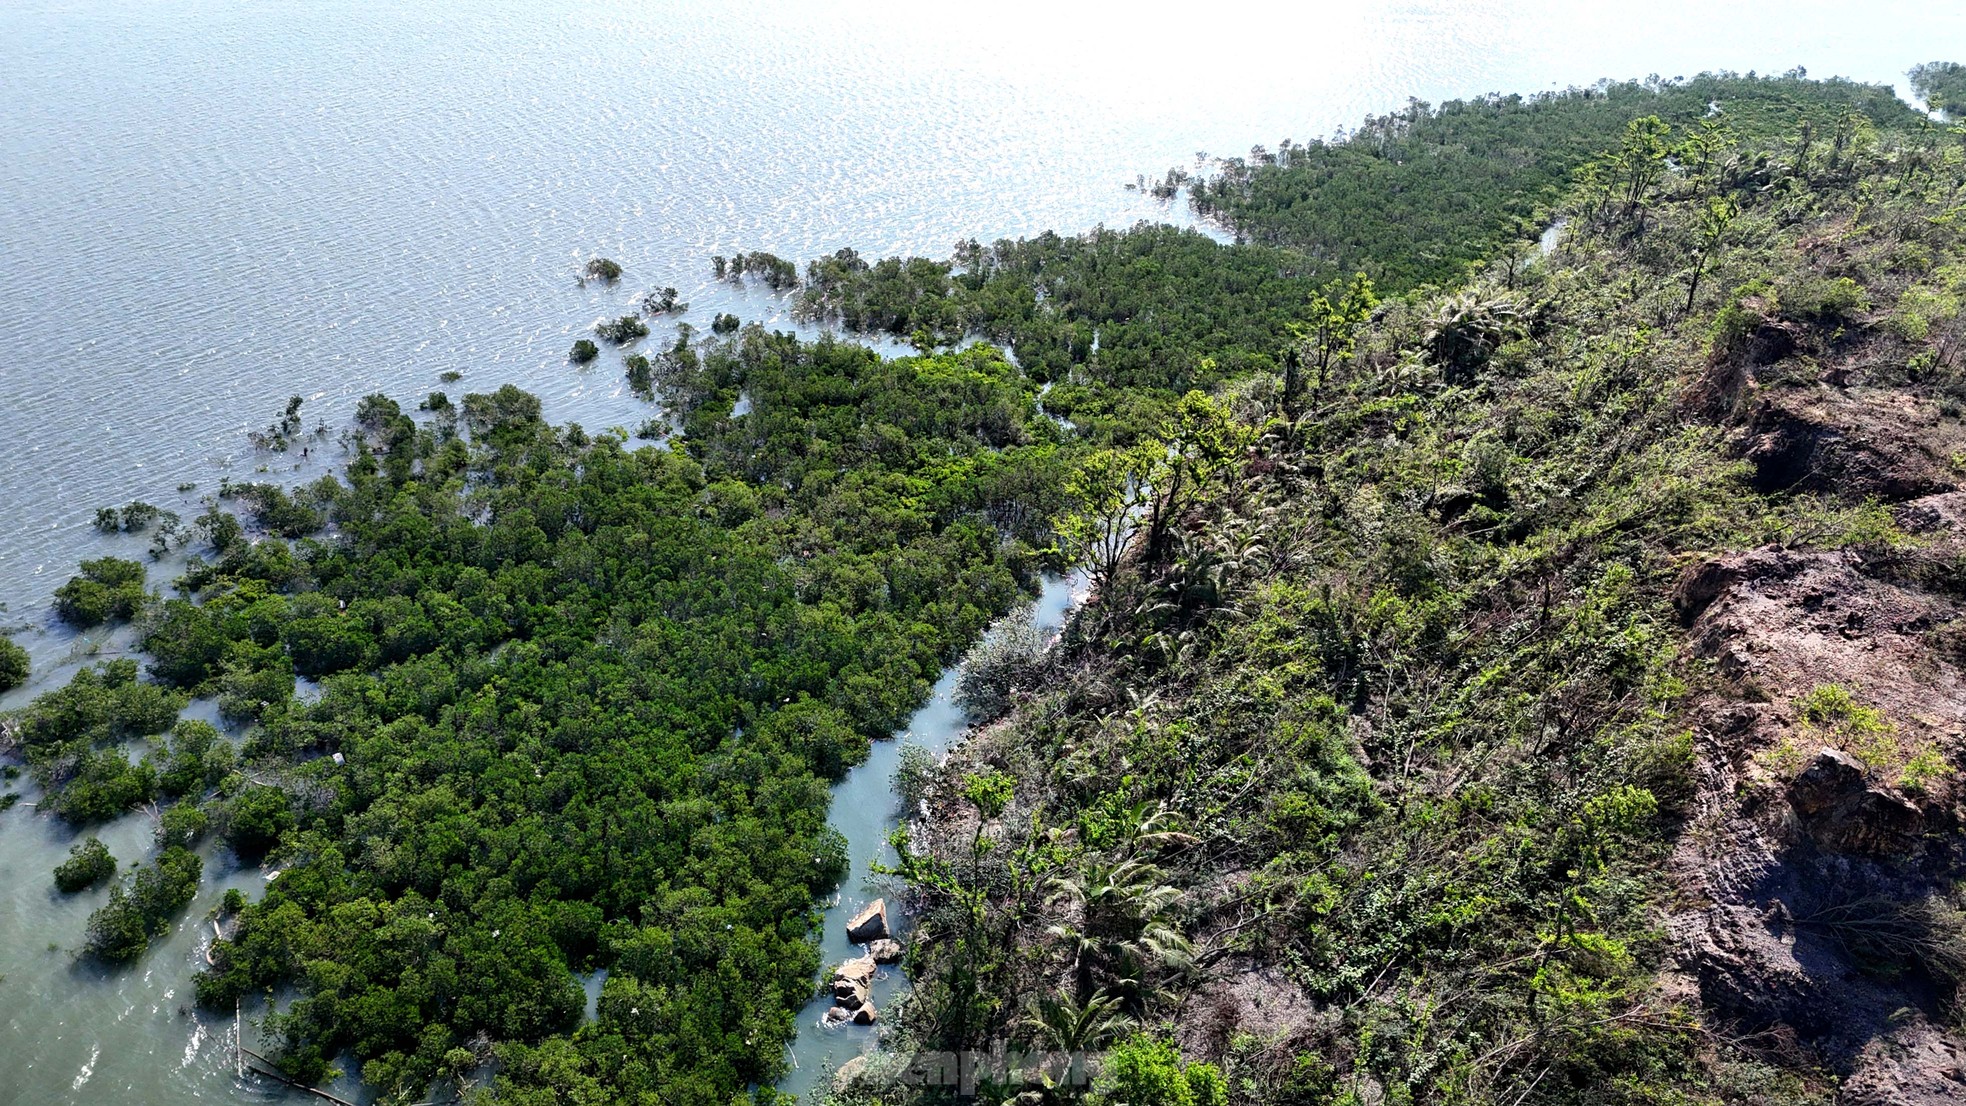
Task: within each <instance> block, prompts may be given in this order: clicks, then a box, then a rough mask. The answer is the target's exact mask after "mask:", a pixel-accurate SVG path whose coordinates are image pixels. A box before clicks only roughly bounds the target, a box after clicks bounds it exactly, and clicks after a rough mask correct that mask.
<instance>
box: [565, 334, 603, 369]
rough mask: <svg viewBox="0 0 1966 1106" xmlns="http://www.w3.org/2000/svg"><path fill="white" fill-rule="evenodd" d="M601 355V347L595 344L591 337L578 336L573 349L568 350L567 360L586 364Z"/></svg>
mask: <svg viewBox="0 0 1966 1106" xmlns="http://www.w3.org/2000/svg"><path fill="white" fill-rule="evenodd" d="M600 355H601V347H599V346H597V345H595V344H594V343H593V342H592V341H591V340H590V339H587V338H576V339H574V343H573V349H571V350H569V351H568V352H567V360H569V361H571V362H573V363H574V364H576V365H585V364H587V363H588V362H589V361H592V360H594V358H596V357H599V356H600Z"/></svg>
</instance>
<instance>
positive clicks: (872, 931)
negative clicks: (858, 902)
mask: <svg viewBox="0 0 1966 1106" xmlns="http://www.w3.org/2000/svg"><path fill="white" fill-rule="evenodd" d="M886 936H887V900H886V899H875V900H874V901H873V902H870V903H868V904H867V905H866V906H864V907H862V908H861V909H860V913H858V914H855V915H854V916H853V917H852V918H849V919H847V923H846V939H847V940H849V941H852V942H853V943H854V944H856V945H864V944H866V943H867V942H869V941H878V940H880V939H881V938H883V937H886Z"/></svg>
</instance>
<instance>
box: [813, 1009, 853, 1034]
mask: <svg viewBox="0 0 1966 1106" xmlns="http://www.w3.org/2000/svg"><path fill="white" fill-rule="evenodd" d="M852 1020H853V1011H851V1010H848V1009H847V1008H846V1007H844V1006H828V1007H827V1008H826V1012H825V1013H824V1014H821V1015H819V1024H820V1025H823V1026H825V1027H826V1028H828V1029H834V1028H837V1027H839V1026H842V1025H845V1024H846V1023H848V1022H850V1021H852Z"/></svg>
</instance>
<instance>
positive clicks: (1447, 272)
mask: <svg viewBox="0 0 1966 1106" xmlns="http://www.w3.org/2000/svg"><path fill="white" fill-rule="evenodd" d="M1710 105H1714V106H1717V109H1718V112H1717V114H1714V116H1713V117H1716V118H1722V119H1725V120H1726V122H1727V124H1728V125H1729V126H1730V127H1732V128H1733V130H1734V131H1735V132H1736V133H1737V134H1739V135H1740V136H1742V137H1743V138H1746V139H1748V140H1750V141H1754V140H1759V139H1765V138H1773V137H1775V136H1777V135H1782V134H1786V133H1788V132H1790V131H1793V130H1794V129H1795V128H1796V127H1797V126H1798V125H1799V124H1803V123H1809V124H1813V125H1814V126H1815V127H1817V128H1818V129H1821V130H1828V129H1830V128H1831V127H1833V126H1834V125H1835V124H1836V122H1837V121H1838V120H1839V119H1840V118H1841V117H1842V116H1843V114H1844V113H1846V112H1856V113H1858V114H1860V115H1862V116H1863V117H1865V118H1866V119H1868V120H1869V121H1870V122H1872V123H1874V124H1882V123H1889V122H1900V121H1902V120H1903V119H1904V117H1905V115H1906V113H1907V112H1906V108H1905V105H1904V104H1903V103H1902V102H1901V101H1899V100H1898V99H1897V97H1896V96H1894V95H1893V94H1892V93H1891V91H1890V90H1889V89H1887V88H1881V87H1878V86H1875V85H1860V84H1851V83H1847V82H1841V81H1830V82H1821V81H1808V80H1805V79H1802V78H1801V77H1799V76H1796V75H1790V76H1784V77H1764V78H1759V79H1757V78H1755V77H1752V76H1749V77H1736V76H1732V75H1718V76H1716V75H1713V74H1702V75H1700V76H1698V77H1695V78H1692V79H1690V80H1672V81H1660V80H1657V79H1656V78H1654V79H1653V80H1650V81H1647V82H1645V83H1642V84H1641V83H1638V82H1626V83H1623V84H1615V83H1611V82H1605V83H1602V84H1600V85H1598V86H1596V87H1594V88H1589V89H1572V90H1569V91H1566V92H1549V93H1538V94H1535V95H1532V96H1500V95H1495V96H1485V97H1481V98H1479V99H1474V100H1465V101H1464V100H1455V101H1450V102H1448V103H1445V104H1441V105H1440V106H1439V107H1433V106H1431V105H1428V104H1426V103H1423V102H1420V101H1417V100H1416V101H1413V102H1412V103H1410V104H1409V105H1408V106H1407V107H1406V108H1405V109H1404V110H1402V111H1397V112H1393V113H1390V114H1387V115H1382V116H1375V117H1372V118H1369V119H1367V120H1366V121H1365V122H1364V123H1363V124H1361V125H1360V126H1359V127H1358V128H1357V129H1355V130H1353V131H1351V132H1349V133H1347V134H1344V135H1342V136H1340V137H1338V138H1336V139H1334V140H1331V141H1313V142H1310V143H1303V144H1300V143H1294V142H1290V141H1288V140H1286V141H1285V142H1283V143H1281V144H1280V145H1279V146H1278V148H1277V149H1276V150H1275V151H1274V152H1271V151H1266V150H1264V149H1263V148H1262V147H1260V146H1259V147H1257V148H1255V149H1253V150H1251V151H1250V155H1249V157H1247V158H1234V159H1231V160H1229V161H1227V162H1224V163H1223V164H1222V166H1221V169H1220V171H1219V172H1218V173H1217V174H1215V175H1214V176H1212V177H1208V178H1206V179H1202V180H1196V181H1195V182H1194V183H1193V185H1192V187H1191V197H1190V199H1191V202H1192V204H1193V206H1194V208H1195V210H1196V211H1198V212H1200V213H1201V214H1203V215H1207V216H1209V217H1212V218H1215V219H1219V220H1221V221H1222V222H1223V223H1224V224H1226V225H1227V226H1229V227H1230V228H1232V229H1233V230H1234V231H1235V232H1236V234H1237V236H1238V237H1239V238H1241V239H1244V240H1247V241H1251V242H1261V243H1266V244H1269V245H1273V246H1282V247H1287V248H1290V249H1293V250H1297V251H1301V252H1303V253H1305V254H1306V255H1308V256H1309V257H1310V258H1312V259H1313V260H1314V261H1315V262H1316V263H1317V264H1318V265H1319V266H1320V267H1321V270H1322V271H1323V272H1324V273H1326V274H1327V275H1328V274H1331V273H1339V272H1351V271H1353V270H1363V271H1364V272H1365V273H1367V274H1368V275H1369V276H1371V277H1372V278H1373V280H1374V281H1376V282H1377V283H1378V284H1379V285H1380V286H1381V287H1383V288H1389V289H1393V290H1396V291H1404V290H1406V289H1408V288H1413V287H1417V286H1419V285H1421V284H1441V283H1448V282H1452V281H1455V280H1457V279H1459V278H1460V277H1461V276H1462V275H1463V274H1464V273H1465V272H1466V271H1467V267H1468V265H1469V264H1470V263H1478V262H1482V261H1484V260H1492V259H1494V257H1495V256H1496V254H1497V252H1498V251H1501V250H1505V249H1516V250H1520V249H1523V248H1524V247H1525V246H1526V245H1527V243H1525V242H1522V241H1520V239H1522V237H1523V234H1524V231H1526V230H1529V229H1531V227H1532V224H1529V223H1526V222H1525V220H1528V219H1530V217H1532V216H1535V215H1538V214H1544V215H1547V214H1548V212H1549V211H1550V209H1551V207H1552V206H1553V205H1554V204H1555V203H1556V201H1557V200H1558V199H1559V197H1560V196H1561V195H1562V194H1563V193H1564V191H1565V190H1566V189H1567V188H1568V187H1569V183H1570V174H1571V172H1572V170H1574V169H1576V168H1577V167H1578V166H1579V165H1582V164H1584V163H1585V162H1586V161H1588V160H1589V159H1590V158H1591V157H1592V156H1594V155H1596V154H1597V153H1599V152H1600V151H1602V150H1605V149H1607V148H1609V147H1610V146H1612V145H1613V144H1615V143H1616V142H1617V140H1618V136H1619V135H1620V134H1621V133H1622V132H1623V131H1624V129H1625V125H1626V124H1627V123H1629V122H1630V121H1631V120H1633V119H1637V118H1640V117H1642V116H1656V117H1658V118H1660V119H1662V120H1664V121H1666V122H1667V123H1670V124H1673V125H1675V126H1679V127H1690V126H1691V125H1692V124H1693V123H1695V122H1696V121H1698V120H1700V119H1702V118H1706V117H1709V115H1710V114H1711V113H1713V112H1714V108H1713V107H1710ZM1538 229H1539V228H1538Z"/></svg>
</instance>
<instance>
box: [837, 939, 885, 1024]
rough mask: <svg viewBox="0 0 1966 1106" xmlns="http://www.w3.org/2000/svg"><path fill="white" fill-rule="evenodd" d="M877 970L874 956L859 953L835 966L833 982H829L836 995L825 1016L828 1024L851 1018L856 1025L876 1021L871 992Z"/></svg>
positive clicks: (842, 1022)
mask: <svg viewBox="0 0 1966 1106" xmlns="http://www.w3.org/2000/svg"><path fill="white" fill-rule="evenodd" d="M877 970H878V969H877V968H876V967H875V964H874V958H873V957H871V956H859V957H855V958H854V959H852V960H848V961H847V962H845V963H844V964H841V965H840V966H839V967H838V968H836V969H834V970H833V979H832V982H830V983H828V984H827V989H828V991H829V992H830V993H831V994H832V996H833V1005H832V1007H831V1008H830V1009H828V1010H827V1011H826V1014H825V1016H824V1021H825V1023H826V1024H827V1025H841V1024H844V1023H846V1022H849V1021H851V1022H853V1023H854V1024H855V1025H872V1024H874V1020H875V1017H876V1014H875V1011H874V1004H873V1002H872V1001H871V1000H870V999H869V997H868V996H869V994H870V993H871V992H872V990H873V986H874V975H875V973H876V971H877Z"/></svg>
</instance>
